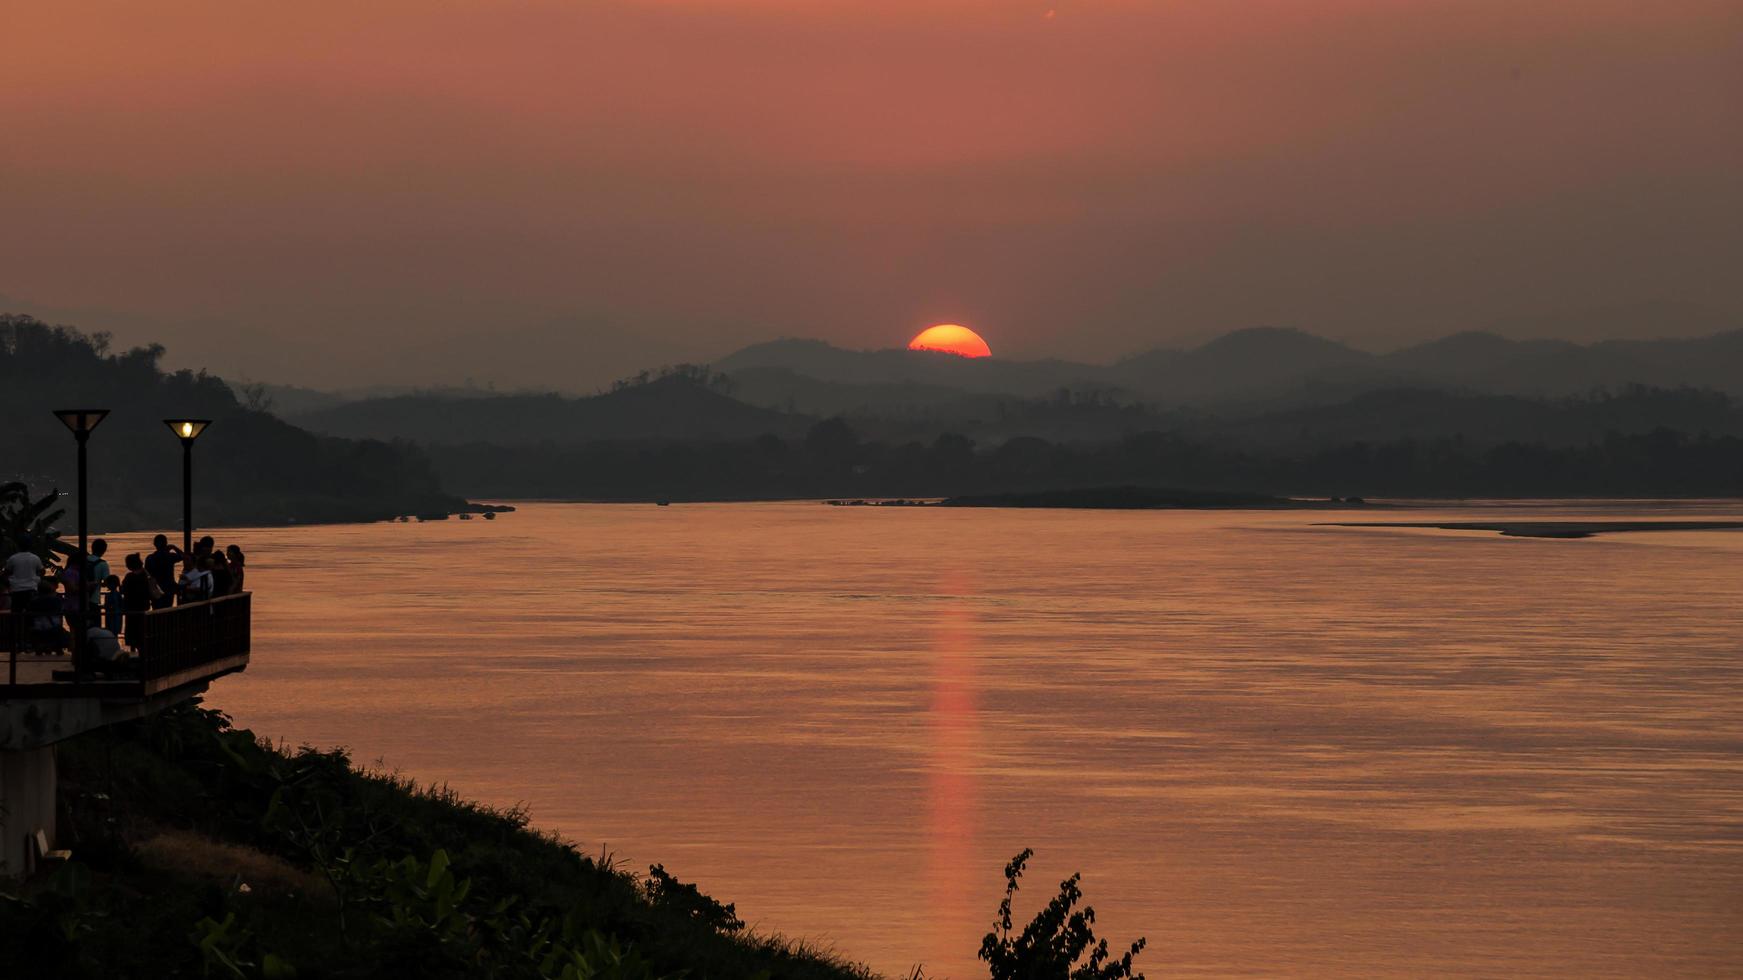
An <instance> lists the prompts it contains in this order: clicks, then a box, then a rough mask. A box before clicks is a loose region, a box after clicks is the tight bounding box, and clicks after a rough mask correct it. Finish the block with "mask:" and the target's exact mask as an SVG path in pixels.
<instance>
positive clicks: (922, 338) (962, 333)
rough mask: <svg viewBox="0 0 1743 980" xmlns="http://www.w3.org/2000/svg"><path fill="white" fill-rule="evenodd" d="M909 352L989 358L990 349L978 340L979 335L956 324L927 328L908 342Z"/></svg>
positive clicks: (943, 324)
mask: <svg viewBox="0 0 1743 980" xmlns="http://www.w3.org/2000/svg"><path fill="white" fill-rule="evenodd" d="M908 349H909V350H931V351H942V352H943V353H946V354H957V355H959V356H962V357H991V356H992V353H993V352H992V348H990V347H988V346H987V345H986V341H984V340H982V339H980V334H978V333H975V332H974V331H973V330H970V329H968V328H967V327H965V326H962V325H961V324H958V323H940V324H938V325H937V326H935V327H927V328H926V329H924V330H922V331H920V335H919V336H918V337H915V338H914V339H913V340H910V341H908Z"/></svg>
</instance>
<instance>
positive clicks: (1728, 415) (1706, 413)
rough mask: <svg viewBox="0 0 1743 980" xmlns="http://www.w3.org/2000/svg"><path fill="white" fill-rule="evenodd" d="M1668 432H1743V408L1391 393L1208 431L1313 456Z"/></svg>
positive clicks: (1651, 397) (1624, 399)
mask: <svg viewBox="0 0 1743 980" xmlns="http://www.w3.org/2000/svg"><path fill="white" fill-rule="evenodd" d="M1660 429H1665V430H1674V431H1677V432H1684V433H1689V434H1691V435H1697V436H1743V404H1739V402H1737V401H1736V400H1734V399H1732V398H1730V397H1729V396H1726V395H1724V394H1722V393H1719V392H1714V391H1702V390H1696V389H1692V388H1681V389H1662V388H1627V389H1623V390H1622V391H1620V392H1617V393H1614V394H1605V395H1602V396H1577V397H1567V398H1556V399H1538V398H1525V397H1521V396H1517V395H1484V394H1474V393H1470V392H1451V391H1437V390H1424V389H1389V390H1383V391H1371V392H1365V393H1363V394H1360V395H1357V396H1356V397H1354V398H1351V399H1349V400H1347V401H1341V402H1336V403H1333V404H1326V405H1313V406H1307V407H1303V408H1295V409H1288V410H1284V411H1276V412H1265V413H1260V414H1255V415H1251V416H1246V417H1239V418H1230V419H1224V420H1218V421H1215V422H1211V423H1208V424H1206V425H1204V426H1203V427H1201V429H1200V431H1202V432H1204V433H1206V434H1217V435H1221V436H1224V437H1227V438H1229V439H1230V440H1231V441H1233V442H1236V443H1238V444H1240V445H1244V446H1248V447H1250V448H1256V449H1260V450H1267V451H1273V452H1304V451H1309V450H1314V449H1319V448H1323V447H1326V446H1334V445H1344V444H1351V443H1375V444H1377V443H1387V442H1395V441H1400V440H1421V441H1431V440H1437V439H1448V438H1458V439H1461V440H1463V441H1465V442H1467V443H1469V444H1471V445H1473V446H1494V445H1500V444H1502V443H1507V442H1523V443H1534V444H1542V445H1547V446H1579V445H1588V444H1593V443H1599V442H1602V441H1604V440H1605V439H1606V438H1608V437H1609V436H1610V435H1611V434H1612V433H1614V434H1620V435H1638V434H1643V433H1650V432H1653V431H1654V430H1660Z"/></svg>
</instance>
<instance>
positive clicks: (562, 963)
mask: <svg viewBox="0 0 1743 980" xmlns="http://www.w3.org/2000/svg"><path fill="white" fill-rule="evenodd" d="M57 752H58V762H59V769H60V801H59V806H60V816H59V820H60V829H61V834H60V837H61V840H60V842H59V843H60V844H61V846H64V847H69V848H71V849H72V851H73V855H74V862H75V863H74V864H73V865H72V866H69V867H67V868H64V869H62V870H61V871H58V872H56V873H54V874H53V875H51V876H46V877H43V878H39V879H38V880H37V881H34V882H31V883H28V884H27V885H25V886H24V887H23V888H22V889H20V890H19V891H18V892H17V893H16V894H13V895H7V896H4V897H3V898H0V975H7V976H11V975H43V976H66V977H77V976H91V977H98V976H101V977H104V978H105V980H112V978H117V977H170V976H231V977H256V976H261V977H267V976H289V975H295V976H298V977H304V978H308V977H332V978H350V977H378V976H381V977H385V976H395V977H398V976H405V977H432V978H442V977H469V978H470V977H566V978H575V980H585V978H587V977H594V976H600V977H606V976H609V977H623V978H626V980H635V978H652V977H662V976H671V975H678V974H683V975H686V976H689V977H720V978H736V977H743V978H763V977H768V978H773V977H781V978H789V977H790V978H795V980H810V978H818V980H824V978H828V980H867V978H870V977H871V976H872V974H871V972H870V970H869V969H868V968H866V967H865V966H863V965H861V964H855V963H851V962H848V961H846V960H844V959H842V958H840V957H838V956H835V955H832V954H830V953H828V952H825V951H821V950H818V949H816V948H814V947H812V946H809V945H806V944H804V943H798V942H792V941H789V940H785V939H783V938H781V937H778V936H766V935H755V934H752V933H750V932H749V931H747V930H745V929H744V928H743V925H742V923H740V922H739V921H738V919H737V917H736V915H734V914H733V910H732V908H731V906H729V905H723V904H721V903H719V902H716V901H715V900H713V899H711V898H709V897H708V896H706V895H703V894H701V893H700V892H698V891H696V889H695V888H694V887H693V886H689V885H686V884H684V883H683V882H680V881H677V880H676V879H674V878H671V877H670V876H669V875H666V874H664V871H663V869H658V870H657V871H656V870H654V869H650V870H651V871H653V873H652V874H651V875H650V876H647V877H641V876H635V875H631V874H629V873H626V872H625V871H624V870H623V869H621V868H618V867H616V866H615V865H614V864H613V863H612V861H611V860H610V859H609V858H608V857H606V856H604V855H602V856H601V858H599V859H594V858H591V857H588V856H586V855H583V854H580V853H578V852H577V851H576V850H575V849H574V848H573V847H571V846H569V845H568V844H567V843H565V842H563V841H561V840H559V839H557V838H555V837H553V836H552V835H549V834H546V833H541V832H539V831H537V830H535V829H533V828H532V827H530V826H529V825H528V821H527V814H526V812H525V811H524V810H521V809H518V808H511V809H499V808H494V807H489V806H485V805H482V804H479V803H476V802H472V801H469V800H465V799H462V798H460V797H458V796H457V795H455V794H454V793H453V792H451V791H450V790H448V789H447V788H446V787H443V786H423V785H418V784H416V783H414V782H412V781H411V780H408V779H405V778H402V777H399V776H396V775H394V774H390V773H381V772H371V771H366V770H363V769H359V768H358V767H356V766H354V765H352V764H351V761H350V759H349V758H348V757H347V756H346V754H345V753H344V752H343V751H331V752H322V751H317V750H314V749H310V748H302V749H298V750H295V751H286V750H284V749H282V748H279V747H274V746H271V745H268V744H265V743H263V742H262V741H261V740H259V739H257V738H256V737H255V736H254V735H253V734H252V733H251V732H248V731H246V730H238V729H234V728H232V727H231V726H230V723H229V720H228V719H227V718H225V717H224V716H223V715H222V714H220V713H218V712H214V711H208V710H205V709H201V708H199V707H197V706H191V705H190V706H184V707H181V708H178V709H174V710H171V711H169V712H165V713H163V714H160V715H158V716H155V717H153V718H149V719H146V720H142V721H139V722H133V723H129V724H126V725H118V726H113V727H110V728H106V729H101V730H98V731H95V732H92V733H89V734H87V735H84V736H81V737H80V738H77V739H74V740H71V741H68V742H65V743H62V744H61V745H60V746H59V747H58V749H57ZM287 970H294V974H293V973H289V972H286V971H287ZM32 971H34V974H33V973H32ZM565 971H567V972H565Z"/></svg>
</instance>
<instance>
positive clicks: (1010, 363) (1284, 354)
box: [716, 327, 1743, 415]
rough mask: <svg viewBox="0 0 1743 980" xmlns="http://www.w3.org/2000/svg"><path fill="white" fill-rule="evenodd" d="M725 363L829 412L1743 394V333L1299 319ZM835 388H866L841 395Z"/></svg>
mask: <svg viewBox="0 0 1743 980" xmlns="http://www.w3.org/2000/svg"><path fill="white" fill-rule="evenodd" d="M716 367H717V368H719V369H720V370H723V371H726V372H727V373H728V374H730V375H731V376H733V377H734V378H739V377H741V376H742V377H743V378H744V379H745V382H746V383H745V388H746V390H747V391H748V392H750V393H751V396H750V397H751V398H752V400H755V401H757V402H759V403H760V404H775V403H776V402H774V401H771V400H770V399H771V398H777V399H783V400H785V399H791V401H792V403H794V404H802V403H808V404H810V405H815V406H817V407H818V410H820V411H842V412H847V413H865V414H867V415H870V414H875V413H878V412H888V413H896V414H901V413H908V414H911V409H912V408H913V407H915V406H916V405H923V406H925V407H926V408H927V409H928V410H938V409H944V408H948V407H949V406H951V405H953V404H955V405H965V404H981V405H984V404H985V402H984V401H980V402H976V401H975V400H974V399H953V398H951V396H950V395H949V393H948V390H949V389H954V390H956V391H959V392H962V393H964V394H973V395H986V394H1002V395H1011V396H1021V397H1033V396H1037V395H1042V394H1048V393H1051V392H1053V391H1056V390H1057V389H1060V388H1072V389H1075V390H1089V389H1096V388H1100V389H1104V390H1111V391H1118V392H1124V393H1127V394H1128V395H1130V396H1132V397H1135V398H1137V399H1139V400H1142V401H1145V402H1148V403H1150V404H1153V405H1159V406H1197V407H1202V408H1214V409H1230V408H1241V409H1245V410H1257V409H1261V408H1265V407H1269V408H1271V409H1274V410H1281V409H1284V408H1293V407H1300V406H1304V405H1313V404H1327V403H1333V402H1340V401H1344V400H1347V399H1349V398H1351V397H1354V396H1356V395H1359V394H1361V393H1363V392H1367V391H1375V390H1384V389H1392V388H1439V389H1445V390H1452V391H1471V392H1480V393H1491V394H1504V395H1527V396H1537V397H1562V396H1567V395H1574V394H1579V393H1582V392H1587V391H1591V390H1593V389H1595V388H1611V389H1618V388H1622V387H1625V386H1628V385H1649V386H1655V387H1662V388H1676V387H1683V386H1688V387H1700V388H1713V389H1715V390H1720V391H1728V392H1731V393H1734V394H1743V330H1735V331H1730V332H1726V333H1719V334H1714V335H1711V336H1706V337H1693V338H1684V339H1669V340H1611V341H1602V342H1598V343H1592V344H1577V343H1572V342H1569V341H1560V340H1527V341H1516V340H1509V339H1507V338H1505V337H1501V336H1499V335H1496V334H1493V333H1481V332H1468V333H1461V334H1454V335H1452V336H1450V337H1444V338H1441V339H1439V340H1435V341H1431V342H1429V343H1425V344H1419V345H1416V346H1413V347H1409V348H1405V349H1403V350H1398V351H1393V352H1391V353H1387V354H1374V353H1370V352H1367V351H1362V350H1357V349H1356V348H1353V347H1350V346H1348V345H1346V344H1341V343H1338V342H1336V341H1332V340H1327V339H1325V338H1323V337H1317V336H1314V335H1313V334H1310V333H1306V332H1304V331H1301V330H1295V329H1289V328H1280V327H1258V328H1253V329H1248V330H1237V331H1234V332H1233V333H1229V334H1225V335H1223V336H1221V337H1218V338H1216V339H1215V340H1212V341H1210V342H1209V343H1206V344H1204V345H1202V346H1199V347H1195V348H1164V349H1157V350H1152V351H1146V352H1143V353H1139V354H1134V355H1132V356H1130V357H1127V358H1124V359H1123V360H1121V361H1119V362H1117V363H1115V364H1113V365H1108V366H1098V365H1089V364H1077V363H1072V362H1067V361H1014V360H1004V359H1001V358H997V357H993V358H982V359H976V360H969V359H965V358H959V357H953V356H950V355H947V354H932V353H925V352H914V351H906V350H880V351H850V350H843V349H841V348H838V347H834V346H832V345H830V344H827V343H824V342H822V341H816V340H779V341H772V342H770V343H766V344H757V345H755V346H752V347H747V348H745V349H743V350H741V351H738V352H737V353H735V354H732V355H731V356H729V357H727V358H726V359H724V360H723V361H721V362H720V363H719V364H717V365H716ZM777 372H785V373H784V374H777ZM807 379H809V382H815V383H809V384H808V383H807ZM829 385H846V386H853V388H854V389H855V390H852V391H843V392H835V393H831V392H829V391H828V390H827V386H829Z"/></svg>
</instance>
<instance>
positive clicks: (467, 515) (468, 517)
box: [460, 514, 472, 521]
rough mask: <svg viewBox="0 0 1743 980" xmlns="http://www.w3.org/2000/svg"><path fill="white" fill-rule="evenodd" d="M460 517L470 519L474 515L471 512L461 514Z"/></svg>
mask: <svg viewBox="0 0 1743 980" xmlns="http://www.w3.org/2000/svg"><path fill="white" fill-rule="evenodd" d="M460 519H461V520H463V521H469V520H471V519H472V515H471V514H461V515H460Z"/></svg>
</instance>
